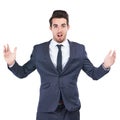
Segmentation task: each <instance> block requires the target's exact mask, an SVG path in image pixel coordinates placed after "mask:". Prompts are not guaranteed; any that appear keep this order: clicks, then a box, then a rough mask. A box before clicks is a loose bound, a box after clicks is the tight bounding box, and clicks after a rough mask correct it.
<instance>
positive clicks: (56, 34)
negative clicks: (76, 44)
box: [49, 10, 69, 43]
mask: <svg viewBox="0 0 120 120" xmlns="http://www.w3.org/2000/svg"><path fill="white" fill-rule="evenodd" d="M49 22H50V30H51V31H52V33H53V39H54V40H55V41H56V42H58V43H61V42H63V41H64V40H65V39H66V35H67V31H68V29H69V16H68V14H67V12H66V11H64V10H55V11H54V12H53V14H52V16H51V18H50V20H49Z"/></svg>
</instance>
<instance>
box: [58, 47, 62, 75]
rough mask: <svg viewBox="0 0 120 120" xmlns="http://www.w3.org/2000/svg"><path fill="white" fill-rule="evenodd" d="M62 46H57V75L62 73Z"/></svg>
mask: <svg viewBox="0 0 120 120" xmlns="http://www.w3.org/2000/svg"><path fill="white" fill-rule="evenodd" d="M61 46H62V45H57V47H58V55H57V70H58V72H59V73H61V72H62V51H61Z"/></svg>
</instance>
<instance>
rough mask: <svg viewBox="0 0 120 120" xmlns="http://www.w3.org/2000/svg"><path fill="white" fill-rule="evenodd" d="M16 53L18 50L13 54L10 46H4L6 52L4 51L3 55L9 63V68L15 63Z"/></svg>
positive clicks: (15, 49)
mask: <svg viewBox="0 0 120 120" xmlns="http://www.w3.org/2000/svg"><path fill="white" fill-rule="evenodd" d="M16 51H17V48H16V47H15V48H14V51H13V52H11V50H10V48H9V45H8V44H7V45H4V50H3V54H4V59H5V61H6V62H7V64H8V66H12V65H14V63H15V59H16Z"/></svg>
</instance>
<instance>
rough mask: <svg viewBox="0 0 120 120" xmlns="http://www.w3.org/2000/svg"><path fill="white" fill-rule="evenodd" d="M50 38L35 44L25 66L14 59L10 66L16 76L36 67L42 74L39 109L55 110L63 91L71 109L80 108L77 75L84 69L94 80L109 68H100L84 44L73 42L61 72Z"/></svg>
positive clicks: (21, 76)
mask: <svg viewBox="0 0 120 120" xmlns="http://www.w3.org/2000/svg"><path fill="white" fill-rule="evenodd" d="M49 44H50V41H48V42H45V43H42V44H39V45H35V46H34V49H33V52H32V54H31V58H30V60H29V61H28V62H27V63H25V64H24V65H23V66H20V65H19V64H18V63H17V62H15V64H14V66H13V67H11V68H9V69H10V70H11V71H12V72H13V73H14V74H15V75H16V76H17V77H19V78H24V77H26V76H27V75H28V74H30V73H31V72H33V71H34V70H36V69H37V71H38V73H39V74H40V76H41V86H40V99H39V104H38V114H37V115H38V116H39V112H54V111H55V110H56V108H57V106H58V102H59V98H60V92H61V94H62V99H63V101H64V105H65V108H66V109H67V110H68V111H76V110H79V109H80V107H81V105H80V100H79V93H78V88H77V79H78V75H79V73H80V71H81V70H83V71H84V72H85V73H86V74H87V75H88V76H90V77H91V78H92V79H94V80H98V79H100V78H101V77H103V76H104V75H105V74H106V73H108V72H109V71H107V70H105V69H104V68H103V66H102V64H101V65H100V66H99V67H98V68H97V67H94V66H93V64H92V63H91V62H90V60H89V59H88V57H87V53H86V51H85V47H84V45H81V44H78V43H75V42H71V41H69V44H70V58H69V61H68V62H67V64H66V66H65V67H64V69H63V70H62V73H61V74H59V73H58V71H57V69H56V68H55V67H54V65H53V63H52V61H51V59H50V55H49Z"/></svg>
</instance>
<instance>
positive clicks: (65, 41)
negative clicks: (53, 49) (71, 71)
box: [50, 39, 69, 46]
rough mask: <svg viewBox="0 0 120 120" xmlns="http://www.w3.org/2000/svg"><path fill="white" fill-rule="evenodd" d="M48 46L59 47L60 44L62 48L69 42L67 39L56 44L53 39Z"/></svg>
mask: <svg viewBox="0 0 120 120" xmlns="http://www.w3.org/2000/svg"><path fill="white" fill-rule="evenodd" d="M50 44H51V46H56V45H60V44H62V45H63V46H68V45H69V42H68V40H67V39H65V40H64V41H63V42H62V43H57V42H56V41H55V40H54V39H52V41H51V43H50Z"/></svg>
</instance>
